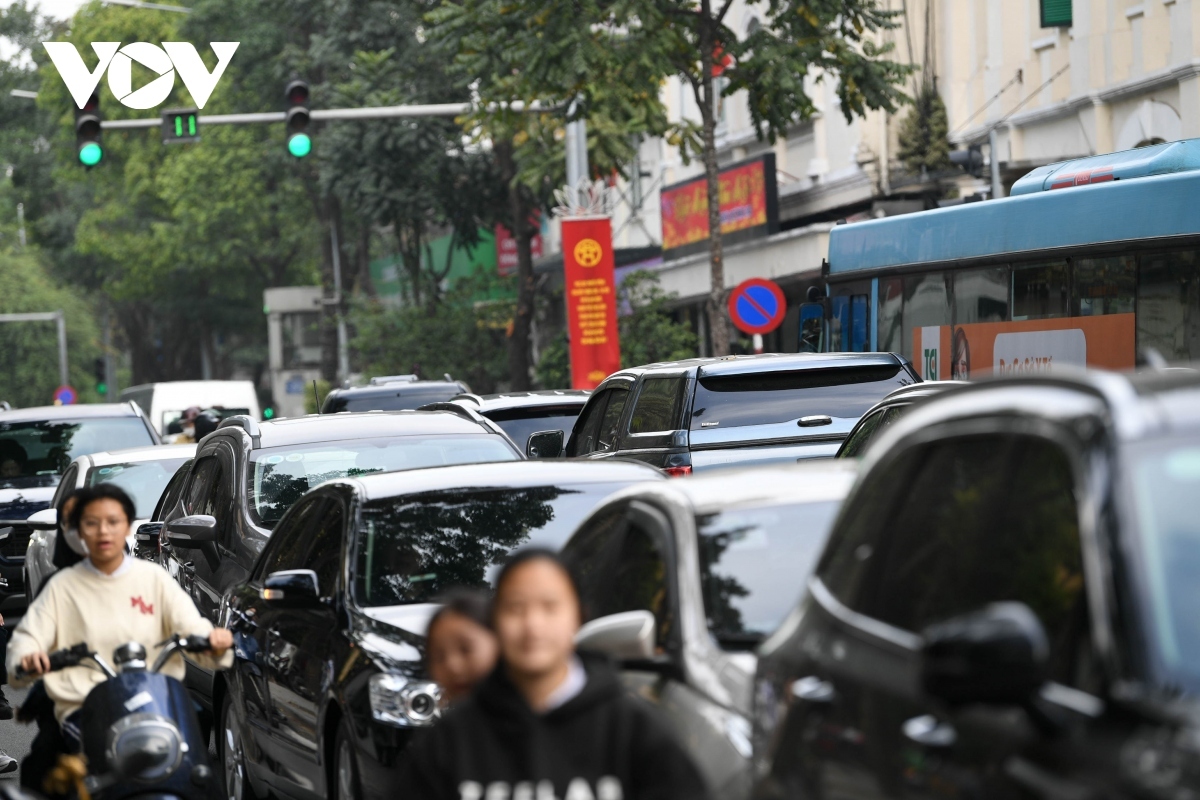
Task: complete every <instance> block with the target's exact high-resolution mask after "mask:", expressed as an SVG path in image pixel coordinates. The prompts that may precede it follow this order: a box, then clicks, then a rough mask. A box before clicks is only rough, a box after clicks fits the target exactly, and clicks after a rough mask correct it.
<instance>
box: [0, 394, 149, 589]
mask: <svg viewBox="0 0 1200 800" xmlns="http://www.w3.org/2000/svg"><path fill="white" fill-rule="evenodd" d="M158 443H159V442H158V434H156V433H155V432H154V429H153V428H152V427H151V426H150V423H149V422H148V421H147V420H146V415H145V414H143V413H142V410H141V409H140V408H138V407H137V406H136V405H134V404H133V403H102V404H94V405H71V406H38V407H35V408H20V409H16V410H12V411H0V611H4V612H8V611H12V610H16V609H21V608H24V607H25V605H26V601H25V550H26V548H27V547H28V545H29V537H30V534H31V533H32V529H31V528H29V527H27V526H25V525H15V524H11V523H15V522H17V521H21V520H27V519H29V517H30V516H31V515H33V514H35V513H37V512H39V511H43V510H45V509H48V508H49V507H50V502H51V500H52V499H53V497H54V493H55V491H56V488H57V486H58V484H59V481H61V480H62V474H63V472H64V471H65V470H66V469H67V467H68V466H70V464H71V462H72V461H73V460H75V458H77V457H78V456H83V455H89V454H91V453H99V452H102V451H106V450H123V449H126V448H129V447H143V446H145V445H156V444H158ZM52 520H53V516H52V515H51V516H50V518H49V520H43V521H41V524H42V525H43V526H44V527H45V526H48V527H53V525H52V524H51V523H52Z"/></svg>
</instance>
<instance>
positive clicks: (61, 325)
mask: <svg viewBox="0 0 1200 800" xmlns="http://www.w3.org/2000/svg"><path fill="white" fill-rule="evenodd" d="M0 322H56V323H58V384H59V386H66V385H67V319H66V317H65V316H64V315H63V311H62V309H61V308H60V309H59V310H58V311H43V312H36V313H32V314H0Z"/></svg>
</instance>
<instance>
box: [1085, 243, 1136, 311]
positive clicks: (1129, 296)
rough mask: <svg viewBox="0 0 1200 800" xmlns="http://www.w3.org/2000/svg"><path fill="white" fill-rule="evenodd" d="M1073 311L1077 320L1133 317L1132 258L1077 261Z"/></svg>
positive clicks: (1134, 285)
mask: <svg viewBox="0 0 1200 800" xmlns="http://www.w3.org/2000/svg"><path fill="white" fill-rule="evenodd" d="M1074 267H1075V292H1074V297H1073V298H1072V299H1073V302H1074V308H1073V309H1072V311H1073V312H1074V315H1075V316H1077V317H1096V316H1100V315H1101V314H1132V313H1133V297H1134V293H1135V291H1136V287H1137V272H1136V270H1137V262H1136V260H1135V259H1134V257H1133V256H1112V257H1110V258H1077V259H1075V263H1074Z"/></svg>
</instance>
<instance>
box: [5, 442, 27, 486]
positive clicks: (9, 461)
mask: <svg viewBox="0 0 1200 800" xmlns="http://www.w3.org/2000/svg"><path fill="white" fill-rule="evenodd" d="M28 465H29V454H28V453H26V452H25V448H24V447H21V445H19V444H17V443H16V442H14V441H13V440H12V439H0V478H20V477H21V476H22V475H24V474H25V468H26V467H27V466H28Z"/></svg>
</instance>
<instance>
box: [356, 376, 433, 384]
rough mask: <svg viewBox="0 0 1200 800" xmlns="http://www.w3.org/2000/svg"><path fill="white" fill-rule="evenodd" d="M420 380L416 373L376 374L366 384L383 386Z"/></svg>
mask: <svg viewBox="0 0 1200 800" xmlns="http://www.w3.org/2000/svg"><path fill="white" fill-rule="evenodd" d="M419 380H421V379H420V378H418V377H417V376H416V375H378V376H376V377H374V378H371V382H370V383H369V384H368V386H384V385H386V384H389V383H416V382H417V381H419Z"/></svg>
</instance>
